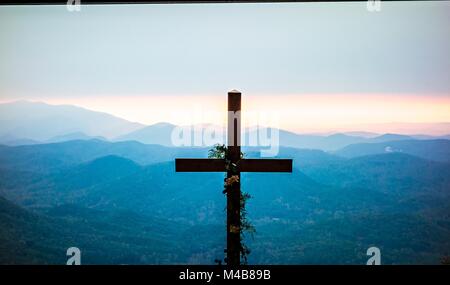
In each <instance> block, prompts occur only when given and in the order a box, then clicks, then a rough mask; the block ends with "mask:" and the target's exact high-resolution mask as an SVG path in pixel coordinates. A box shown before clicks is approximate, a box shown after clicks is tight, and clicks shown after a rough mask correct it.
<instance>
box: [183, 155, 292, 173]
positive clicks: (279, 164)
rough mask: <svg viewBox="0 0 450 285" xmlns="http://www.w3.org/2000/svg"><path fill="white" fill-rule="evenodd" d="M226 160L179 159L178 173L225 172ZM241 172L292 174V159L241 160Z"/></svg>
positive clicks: (239, 169)
mask: <svg viewBox="0 0 450 285" xmlns="http://www.w3.org/2000/svg"><path fill="white" fill-rule="evenodd" d="M225 164H226V162H225V159H209V158H177V159H175V171H177V172H224V171H226V169H225ZM238 171H240V172H292V159H241V160H240V161H239V162H238Z"/></svg>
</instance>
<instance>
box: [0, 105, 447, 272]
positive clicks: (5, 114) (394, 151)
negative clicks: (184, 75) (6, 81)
mask: <svg viewBox="0 0 450 285" xmlns="http://www.w3.org/2000/svg"><path fill="white" fill-rule="evenodd" d="M0 122H1V123H0V252H1V254H0V264H64V263H65V260H66V258H67V256H66V255H65V253H66V252H65V251H66V249H67V248H68V247H71V246H77V247H79V248H80V249H81V250H82V262H83V263H84V264H212V263H213V262H214V260H215V259H222V258H223V257H224V245H225V229H224V227H225V197H224V195H223V194H222V186H223V179H224V174H222V173H176V172H175V166H174V159H175V158H181V157H198V158H206V157H207V154H208V149H209V148H210V147H209V146H201V147H172V144H171V141H170V135H171V133H172V129H173V128H174V127H175V126H174V125H171V124H168V123H159V124H155V125H151V126H144V125H140V124H135V123H131V122H128V121H125V120H122V119H119V118H116V117H114V116H110V115H108V114H104V113H98V112H93V111H88V110H85V109H82V108H78V107H74V106H51V105H47V104H44V103H31V102H15V103H10V104H1V105H0ZM93 122H95V123H93ZM97 123H98V124H97ZM203 127H205V126H203ZM252 132H253V130H251V129H247V130H246V132H245V135H246V136H250V135H252ZM279 134H280V145H281V146H280V148H279V152H278V154H277V156H276V157H283V158H292V159H293V166H294V170H293V172H292V173H284V174H280V173H278V174H277V173H242V174H241V180H242V181H241V186H242V190H243V191H245V192H248V193H249V194H250V195H251V196H252V198H251V199H250V200H249V201H248V205H247V211H248V217H249V220H250V221H251V223H252V224H253V225H254V226H255V228H256V233H254V234H253V237H252V236H251V235H247V236H246V237H245V242H246V243H247V244H248V246H249V247H250V249H251V254H250V255H249V262H250V264H365V262H366V260H367V258H368V257H367V256H366V250H367V248H369V247H371V246H377V247H379V248H380V250H381V253H382V263H383V264H435V263H439V261H440V259H441V258H442V257H443V256H447V255H449V253H450V215H449V213H450V191H449V189H450V140H449V139H448V137H445V136H444V137H432V136H423V135H408V136H406V135H399V134H382V135H379V134H373V133H368V132H351V133H345V134H344V133H342V134H332V135H305V134H296V133H292V132H289V131H285V130H280V133H279ZM242 150H243V152H244V153H245V155H246V157H251V158H260V157H261V154H260V151H261V148H260V147H253V146H244V147H243V148H242Z"/></svg>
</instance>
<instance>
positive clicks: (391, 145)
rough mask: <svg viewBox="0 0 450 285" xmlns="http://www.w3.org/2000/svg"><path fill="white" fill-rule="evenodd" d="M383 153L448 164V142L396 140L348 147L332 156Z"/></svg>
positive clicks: (449, 149)
mask: <svg viewBox="0 0 450 285" xmlns="http://www.w3.org/2000/svg"><path fill="white" fill-rule="evenodd" d="M383 153H406V154H411V155H414V156H417V157H421V158H424V159H430V160H434V161H442V162H450V140H445V139H439V140H396V141H387V142H381V143H360V144H352V145H348V146H346V147H344V148H342V149H340V150H338V151H336V152H334V154H337V155H340V156H343V157H348V158H353V157H358V156H365V155H374V154H383Z"/></svg>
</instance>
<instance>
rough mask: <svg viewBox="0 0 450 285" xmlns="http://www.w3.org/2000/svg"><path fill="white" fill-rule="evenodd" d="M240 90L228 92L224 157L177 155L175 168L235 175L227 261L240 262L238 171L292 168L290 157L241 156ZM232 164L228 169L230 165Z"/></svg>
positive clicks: (229, 196)
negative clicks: (226, 134) (183, 156)
mask: <svg viewBox="0 0 450 285" xmlns="http://www.w3.org/2000/svg"><path fill="white" fill-rule="evenodd" d="M240 111H241V93H240V92H239V91H236V90H232V91H230V92H228V136H227V137H228V139H227V140H228V147H227V150H228V152H227V157H226V158H225V159H206V158H177V159H175V171H177V172H227V178H231V177H232V176H234V177H235V178H236V177H237V180H236V179H235V182H234V183H232V184H230V185H228V184H227V186H226V192H225V193H226V195H227V250H226V253H227V264H228V265H239V264H240V247H241V241H240V230H241V219H240V205H241V204H240V199H241V187H240V173H241V172H292V159H244V158H241V140H240V136H241V135H240V133H241V118H240ZM230 164H231V165H233V166H234V168H233V169H230V167H229V165H230Z"/></svg>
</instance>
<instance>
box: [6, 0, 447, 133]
mask: <svg viewBox="0 0 450 285" xmlns="http://www.w3.org/2000/svg"><path fill="white" fill-rule="evenodd" d="M449 50H450V2H448V1H445V2H419V1H418V2H406V3H405V2H394V3H392V2H389V3H384V2H382V6H381V11H379V12H369V11H368V10H367V9H366V3H365V2H359V3H277V4H274V3H272V4H270V3H266V4H262V3H260V4H201V5H200V4H190V5H189V4H186V5H180V4H176V5H175V4H171V5H155V4H154V5H110V6H108V5H103V6H97V5H89V6H82V8H81V11H80V12H68V11H67V10H66V7H65V6H1V7H0V102H3V103H4V102H10V101H15V100H31V101H43V102H47V103H50V104H71V105H77V106H82V107H85V108H88V109H91V110H96V111H103V112H107V113H110V114H113V115H116V116H119V117H122V118H125V119H128V120H131V121H136V122H140V123H144V124H152V123H156V122H161V121H168V122H172V123H176V124H180V123H183V122H186V116H184V115H186V114H191V113H193V112H195V111H196V110H204V112H206V111H217V112H218V113H223V115H220V116H218V117H217V118H209V119H208V118H206V117H207V116H205V118H204V120H205V122H210V123H218V122H221V121H223V119H224V118H225V112H224V111H225V110H226V93H227V91H229V90H231V89H238V90H239V91H241V92H242V93H243V108H245V110H246V111H255V112H260V113H264V112H276V113H277V114H278V116H279V122H280V127H282V128H285V129H289V130H292V131H296V132H326V131H334V130H338V129H344V128H345V129H348V130H352V129H353V130H364V131H383V130H380V129H379V128H380V126H386V124H391V127H390V128H391V129H390V130H389V131H392V132H394V131H396V130H397V129H396V128H397V127H396V126H399V124H400V123H416V124H422V129H420V130H419V129H417V130H414V129H412V130H410V131H411V132H414V131H416V132H419V131H420V132H421V133H424V132H426V131H427V128H428V127H426V128H425V129H423V126H424V125H423V124H429V123H438V122H450V57H449V52H448V51H449ZM182 114H184V115H183V116H182ZM375 126H377V127H375ZM386 130H387V129H386ZM447 131H449V130H441V132H442V133H446V132H447ZM434 133H436V132H435V131H434Z"/></svg>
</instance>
